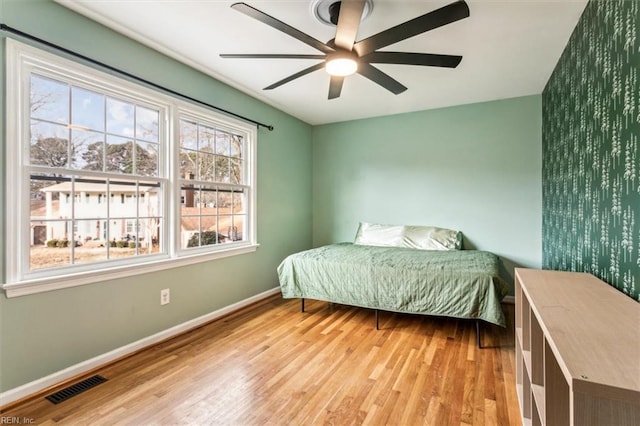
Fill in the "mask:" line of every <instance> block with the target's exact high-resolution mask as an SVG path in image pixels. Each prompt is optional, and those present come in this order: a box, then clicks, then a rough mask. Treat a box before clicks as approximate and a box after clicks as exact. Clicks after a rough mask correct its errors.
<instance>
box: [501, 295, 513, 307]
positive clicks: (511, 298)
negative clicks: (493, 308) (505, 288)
mask: <svg viewBox="0 0 640 426" xmlns="http://www.w3.org/2000/svg"><path fill="white" fill-rule="evenodd" d="M502 303H510V304H512V305H515V303H516V298H515V296H505V297H504V299H502Z"/></svg>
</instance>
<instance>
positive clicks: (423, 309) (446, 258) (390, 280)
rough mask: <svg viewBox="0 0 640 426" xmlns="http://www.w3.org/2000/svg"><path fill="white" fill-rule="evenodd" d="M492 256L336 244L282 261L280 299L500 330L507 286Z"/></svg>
mask: <svg viewBox="0 0 640 426" xmlns="http://www.w3.org/2000/svg"><path fill="white" fill-rule="evenodd" d="M498 268H499V261H498V257H497V256H496V255H494V254H493V253H489V252H484V251H477V250H453V251H428V250H416V249H410V248H399V247H374V246H362V245H355V244H351V243H340V244H333V245H329V246H324V247H319V248H315V249H311V250H307V251H303V252H300V253H296V254H293V255H291V256H289V257H287V258H286V259H285V260H284V261H283V262H282V263H281V264H280V266H278V277H279V279H280V287H281V289H282V296H283V297H284V298H298V297H300V298H309V299H317V300H324V301H327V302H334V303H340V304H345V305H353V306H360V307H365V308H374V309H380V310H385V311H393V312H406V313H414V314H428V315H442V316H448V317H455V318H473V319H482V320H484V321H487V322H490V323H493V324H497V325H501V326H503V327H504V326H505V318H504V313H503V312H502V307H501V306H500V301H501V300H502V298H503V297H504V296H505V295H506V285H505V283H504V282H503V281H502V280H501V279H500V278H499V276H498Z"/></svg>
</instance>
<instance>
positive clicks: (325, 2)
mask: <svg viewBox="0 0 640 426" xmlns="http://www.w3.org/2000/svg"><path fill="white" fill-rule="evenodd" d="M340 3H341V2H340V1H336V0H314V1H313V2H312V3H311V13H312V14H313V16H314V17H315V18H316V19H317V20H318V21H320V22H322V23H323V24H325V25H331V26H332V27H335V26H336V25H338V15H339V13H340ZM372 10H373V1H372V0H366V1H365V3H364V10H363V12H362V18H361V19H360V21H364V20H365V19H366V18H367V17H368V16H369V15H370V14H371V11H372Z"/></svg>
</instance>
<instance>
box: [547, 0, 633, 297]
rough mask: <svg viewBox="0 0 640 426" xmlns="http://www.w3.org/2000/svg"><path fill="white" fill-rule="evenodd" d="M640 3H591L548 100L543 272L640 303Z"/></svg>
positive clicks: (607, 0) (616, 0)
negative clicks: (571, 275) (598, 283)
mask: <svg viewBox="0 0 640 426" xmlns="http://www.w3.org/2000/svg"><path fill="white" fill-rule="evenodd" d="M639 17H640V0H591V1H590V2H589V4H588V5H587V7H586V8H585V11H584V13H583V15H582V18H581V19H580V21H579V22H578V25H577V26H576V29H575V30H574V32H573V35H572V36H571V39H570V40H569V43H568V45H567V47H566V48H565V51H564V53H563V54H562V57H561V58H560V61H559V62H558V65H557V66H556V68H555V70H554V72H553V74H552V76H551V78H550V79H549V82H548V83H547V87H546V88H545V90H544V92H543V95H542V123H543V124H542V157H543V158H542V184H543V187H542V194H543V218H542V234H543V235H542V245H543V259H542V262H543V267H544V268H545V269H556V270H567V271H584V272H590V273H592V274H594V275H596V276H598V277H599V278H601V279H603V280H604V281H606V282H608V283H610V284H611V285H613V286H614V287H616V288H618V289H619V290H621V291H623V292H624V293H626V294H628V295H629V296H631V297H633V298H634V299H636V300H640V156H639V155H638V152H639V148H640V141H639V140H638V139H639V138H640V76H639V75H638V74H639V73H640V71H639V68H640V34H639V33H640V30H639V28H640V19H638V18H639Z"/></svg>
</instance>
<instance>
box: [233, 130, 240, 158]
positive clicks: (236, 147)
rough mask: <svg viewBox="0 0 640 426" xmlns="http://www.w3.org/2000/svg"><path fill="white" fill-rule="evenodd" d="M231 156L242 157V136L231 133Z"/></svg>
mask: <svg viewBox="0 0 640 426" xmlns="http://www.w3.org/2000/svg"><path fill="white" fill-rule="evenodd" d="M231 156H232V157H234V158H242V136H239V135H231Z"/></svg>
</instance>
